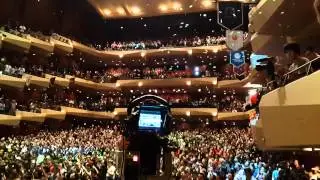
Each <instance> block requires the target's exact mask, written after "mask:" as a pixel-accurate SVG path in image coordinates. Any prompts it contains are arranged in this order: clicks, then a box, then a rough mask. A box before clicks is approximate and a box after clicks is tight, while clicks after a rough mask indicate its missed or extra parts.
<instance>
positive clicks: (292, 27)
mask: <svg viewBox="0 0 320 180" xmlns="http://www.w3.org/2000/svg"><path fill="white" fill-rule="evenodd" d="M313 3H314V1H312V0H307V1H297V0H296V1H293V0H261V1H260V2H259V4H258V5H257V6H256V7H255V8H253V9H252V10H251V12H250V13H249V19H250V23H249V32H251V33H253V34H254V35H253V36H252V38H251V44H252V49H253V51H254V52H257V53H263V54H268V55H271V56H276V55H281V54H283V46H284V44H286V43H290V42H293V41H295V42H299V43H300V44H301V45H302V46H313V47H317V46H318V45H319V42H318V40H319V38H320V25H319V23H318V21H317V15H316V8H314V4H313Z"/></svg>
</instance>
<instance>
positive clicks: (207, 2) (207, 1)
mask: <svg viewBox="0 0 320 180" xmlns="http://www.w3.org/2000/svg"><path fill="white" fill-rule="evenodd" d="M201 5H202V6H203V7H204V8H209V7H211V6H212V1H211V0H203V1H202V2H201Z"/></svg>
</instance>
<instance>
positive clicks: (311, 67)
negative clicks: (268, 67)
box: [266, 57, 320, 92]
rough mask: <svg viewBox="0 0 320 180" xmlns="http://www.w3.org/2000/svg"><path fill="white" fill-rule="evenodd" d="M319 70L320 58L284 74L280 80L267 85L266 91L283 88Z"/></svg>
mask: <svg viewBox="0 0 320 180" xmlns="http://www.w3.org/2000/svg"><path fill="white" fill-rule="evenodd" d="M319 69H320V57H317V58H315V59H313V60H311V61H309V62H307V63H305V64H303V65H302V66H300V67H298V68H296V69H294V70H292V71H290V72H288V73H286V74H285V75H283V76H282V77H281V78H279V79H277V80H274V81H270V82H268V83H267V86H266V88H267V89H266V91H267V92H270V91H272V90H274V89H276V88H277V87H279V86H285V85H287V84H289V83H291V82H293V81H296V80H298V79H300V78H303V77H305V76H308V75H309V74H312V73H313V72H316V71H317V70H319Z"/></svg>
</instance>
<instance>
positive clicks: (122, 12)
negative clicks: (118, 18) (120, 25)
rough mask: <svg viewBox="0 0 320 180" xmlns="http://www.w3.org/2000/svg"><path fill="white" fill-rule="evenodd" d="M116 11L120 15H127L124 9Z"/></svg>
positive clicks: (120, 8)
mask: <svg viewBox="0 0 320 180" xmlns="http://www.w3.org/2000/svg"><path fill="white" fill-rule="evenodd" d="M116 11H117V13H118V14H120V15H125V14H126V12H125V11H124V9H123V8H122V7H118V8H117V9H116Z"/></svg>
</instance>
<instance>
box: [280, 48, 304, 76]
mask: <svg viewBox="0 0 320 180" xmlns="http://www.w3.org/2000/svg"><path fill="white" fill-rule="evenodd" d="M284 53H285V55H286V58H287V59H288V61H289V71H293V70H295V69H298V68H299V67H300V66H302V65H304V64H305V63H307V62H309V60H308V59H307V58H305V57H302V56H301V50H300V45H299V44H297V43H289V44H287V45H286V46H285V47H284Z"/></svg>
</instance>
